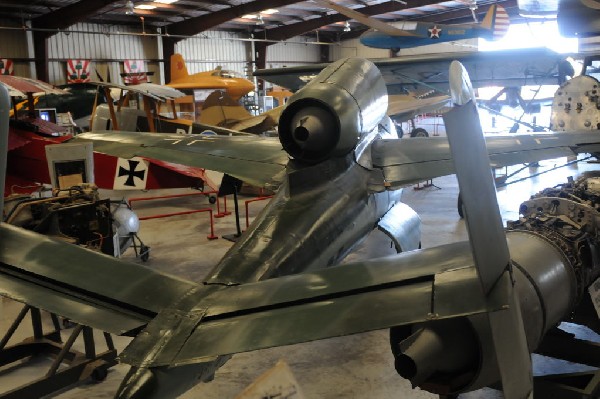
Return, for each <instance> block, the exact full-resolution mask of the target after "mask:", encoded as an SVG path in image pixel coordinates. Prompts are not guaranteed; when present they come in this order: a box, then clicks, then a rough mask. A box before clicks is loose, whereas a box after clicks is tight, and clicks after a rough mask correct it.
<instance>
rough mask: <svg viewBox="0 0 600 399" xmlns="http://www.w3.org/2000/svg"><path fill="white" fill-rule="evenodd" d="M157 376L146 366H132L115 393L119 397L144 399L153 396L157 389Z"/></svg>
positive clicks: (121, 398) (118, 398)
mask: <svg viewBox="0 0 600 399" xmlns="http://www.w3.org/2000/svg"><path fill="white" fill-rule="evenodd" d="M157 387H158V386H157V381H156V376H155V375H154V373H152V371H150V370H149V369H146V368H137V367H131V368H130V369H129V372H128V373H127V375H126V376H125V378H124V379H123V381H122V382H121V385H120V386H119V390H118V391H117V394H116V395H115V398H117V399H142V398H150V397H153V396H152V394H153V392H154V391H155V390H156V389H157Z"/></svg>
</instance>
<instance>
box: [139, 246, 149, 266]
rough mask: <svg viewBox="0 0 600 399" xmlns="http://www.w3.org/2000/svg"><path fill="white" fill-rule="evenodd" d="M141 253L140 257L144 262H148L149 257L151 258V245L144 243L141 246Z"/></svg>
mask: <svg viewBox="0 0 600 399" xmlns="http://www.w3.org/2000/svg"><path fill="white" fill-rule="evenodd" d="M140 253H141V256H140V259H141V260H142V262H148V259H150V247H147V246H145V245H142V246H141V247H140Z"/></svg>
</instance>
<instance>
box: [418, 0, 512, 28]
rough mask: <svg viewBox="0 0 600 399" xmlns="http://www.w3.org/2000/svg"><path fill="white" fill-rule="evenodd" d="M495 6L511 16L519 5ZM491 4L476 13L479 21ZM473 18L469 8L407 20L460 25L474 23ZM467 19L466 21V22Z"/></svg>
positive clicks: (508, 1)
mask: <svg viewBox="0 0 600 399" xmlns="http://www.w3.org/2000/svg"><path fill="white" fill-rule="evenodd" d="M495 4H498V5H500V6H502V7H504V8H505V9H506V12H507V13H509V14H511V10H512V9H514V8H518V4H517V1H516V0H505V1H499V2H497V3H495ZM490 5H491V4H480V5H479V7H478V8H477V10H475V13H476V14H477V18H478V19H479V21H481V20H483V17H484V16H485V14H486V13H487V11H488V8H489V6H490ZM472 18H473V16H472V14H471V10H470V9H468V8H461V9H449V10H448V11H440V12H438V13H435V14H432V15H430V16H426V15H424V16H417V17H412V18H407V19H410V20H415V21H423V22H434V23H447V24H452V23H459V21H460V22H461V23H462V22H472V21H473V20H472ZM465 19H466V21H465Z"/></svg>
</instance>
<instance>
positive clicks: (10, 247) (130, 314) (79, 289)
mask: <svg viewBox="0 0 600 399" xmlns="http://www.w3.org/2000/svg"><path fill="white" fill-rule="evenodd" d="M195 287H196V284H194V283H192V282H188V281H185V280H182V279H179V278H177V277H173V276H170V275H167V274H164V273H159V272H156V271H154V270H152V269H149V268H147V267H144V266H140V265H136V264H133V263H127V262H123V261H120V260H119V259H116V258H113V257H110V256H107V255H103V254H100V253H97V252H92V251H89V250H87V249H83V248H81V247H78V246H76V245H73V244H68V243H64V242H60V241H56V240H53V239H51V238H48V237H47V236H43V235H40V234H37V233H34V232H31V231H27V230H24V229H22V228H19V227H15V226H11V225H8V224H6V223H2V224H0V295H4V296H7V297H10V298H13V299H15V300H17V301H20V302H24V303H27V304H29V305H32V306H34V307H37V308H40V309H44V310H47V311H50V312H53V313H56V314H59V315H61V316H65V317H67V318H69V319H71V320H73V321H75V322H77V323H80V324H83V325H87V326H91V327H94V328H98V329H100V330H103V331H108V332H111V333H114V334H127V333H128V332H131V331H134V330H137V329H139V328H140V327H141V326H143V325H145V324H147V323H148V321H150V320H151V319H152V318H154V317H155V316H156V314H157V313H158V312H160V311H161V310H162V309H163V308H165V307H166V306H167V305H169V304H171V303H172V302H174V301H175V300H176V299H178V298H180V297H182V296H183V295H185V293H187V292H188V291H190V290H192V289H194V288H195Z"/></svg>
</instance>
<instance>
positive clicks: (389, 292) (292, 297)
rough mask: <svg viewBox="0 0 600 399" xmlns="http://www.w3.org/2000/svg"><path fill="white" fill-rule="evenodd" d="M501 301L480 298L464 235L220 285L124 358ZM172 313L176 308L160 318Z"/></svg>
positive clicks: (202, 352) (217, 350)
mask: <svg viewBox="0 0 600 399" xmlns="http://www.w3.org/2000/svg"><path fill="white" fill-rule="evenodd" d="M503 305H504V303H503V302H502V301H499V300H498V297H497V296H495V295H491V296H490V297H489V298H488V299H484V297H483V294H482V291H481V288H480V284H479V280H478V277H477V273H476V270H475V268H474V266H473V260H472V256H471V252H470V247H469V243H468V242H462V243H455V244H450V245H446V246H440V247H436V248H432V249H426V250H422V251H413V252H406V253H402V254H400V255H398V256H394V257H388V258H382V259H377V260H370V261H365V262H357V263H351V264H346V265H342V266H336V267H332V268H329V269H324V270H320V271H318V272H312V273H304V274H298V275H293V276H288V277H279V278H277V279H271V280H267V281H263V282H257V283H252V284H244V285H241V286H231V287H226V288H223V289H221V290H220V291H217V292H215V293H213V294H212V295H210V296H208V297H206V298H205V299H204V300H202V301H201V303H198V306H197V307H196V308H195V309H193V310H192V311H190V312H189V313H187V316H188V317H195V320H196V321H195V322H193V323H189V328H188V329H182V328H181V325H182V323H179V324H177V327H178V330H177V331H176V332H175V331H174V330H168V329H167V328H165V326H166V323H164V322H161V323H160V325H159V324H156V325H155V326H153V325H152V323H151V325H149V328H147V329H146V334H147V335H148V334H150V335H151V337H145V338H147V340H146V342H144V340H135V341H134V342H132V344H131V345H130V346H129V347H128V348H127V349H126V350H125V351H124V352H123V354H122V357H121V358H122V360H123V361H125V362H126V363H131V364H134V365H136V366H142V367H153V366H164V365H168V364H171V365H183V364H188V363H195V362H202V361H205V360H210V359H212V358H213V357H214V356H217V355H224V354H232V353H238V352H245V351H251V350H256V349H262V348H268V347H274V346H280V345H289V344H294V343H299V342H307V341H312V340H317V339H323V338H328V337H336V336H342V335H347V334H354V333H360V332H364V331H371V330H376V329H382V328H388V327H392V326H396V325H403V324H412V323H415V322H419V321H426V320H431V319H443V318H450V317H457V316H462V315H470V314H476V313H482V312H490V311H495V310H499V309H500V308H502V306H503ZM161 316H169V315H167V314H165V313H163V314H161ZM161 316H159V318H160V317H161ZM177 316H178V315H177V311H176V310H174V311H173V314H172V315H170V317H168V318H167V319H165V320H170V319H174V318H176V317H177ZM153 323H154V322H153ZM167 336H169V337H172V341H176V342H180V343H181V344H180V345H178V346H173V347H172V348H169V350H163V351H162V352H161V353H160V354H159V355H158V356H156V357H153V358H152V359H149V358H148V357H147V356H146V354H147V353H148V348H149V347H148V346H147V344H152V343H154V342H161V339H162V338H164V337H167ZM161 349H165V348H161Z"/></svg>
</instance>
